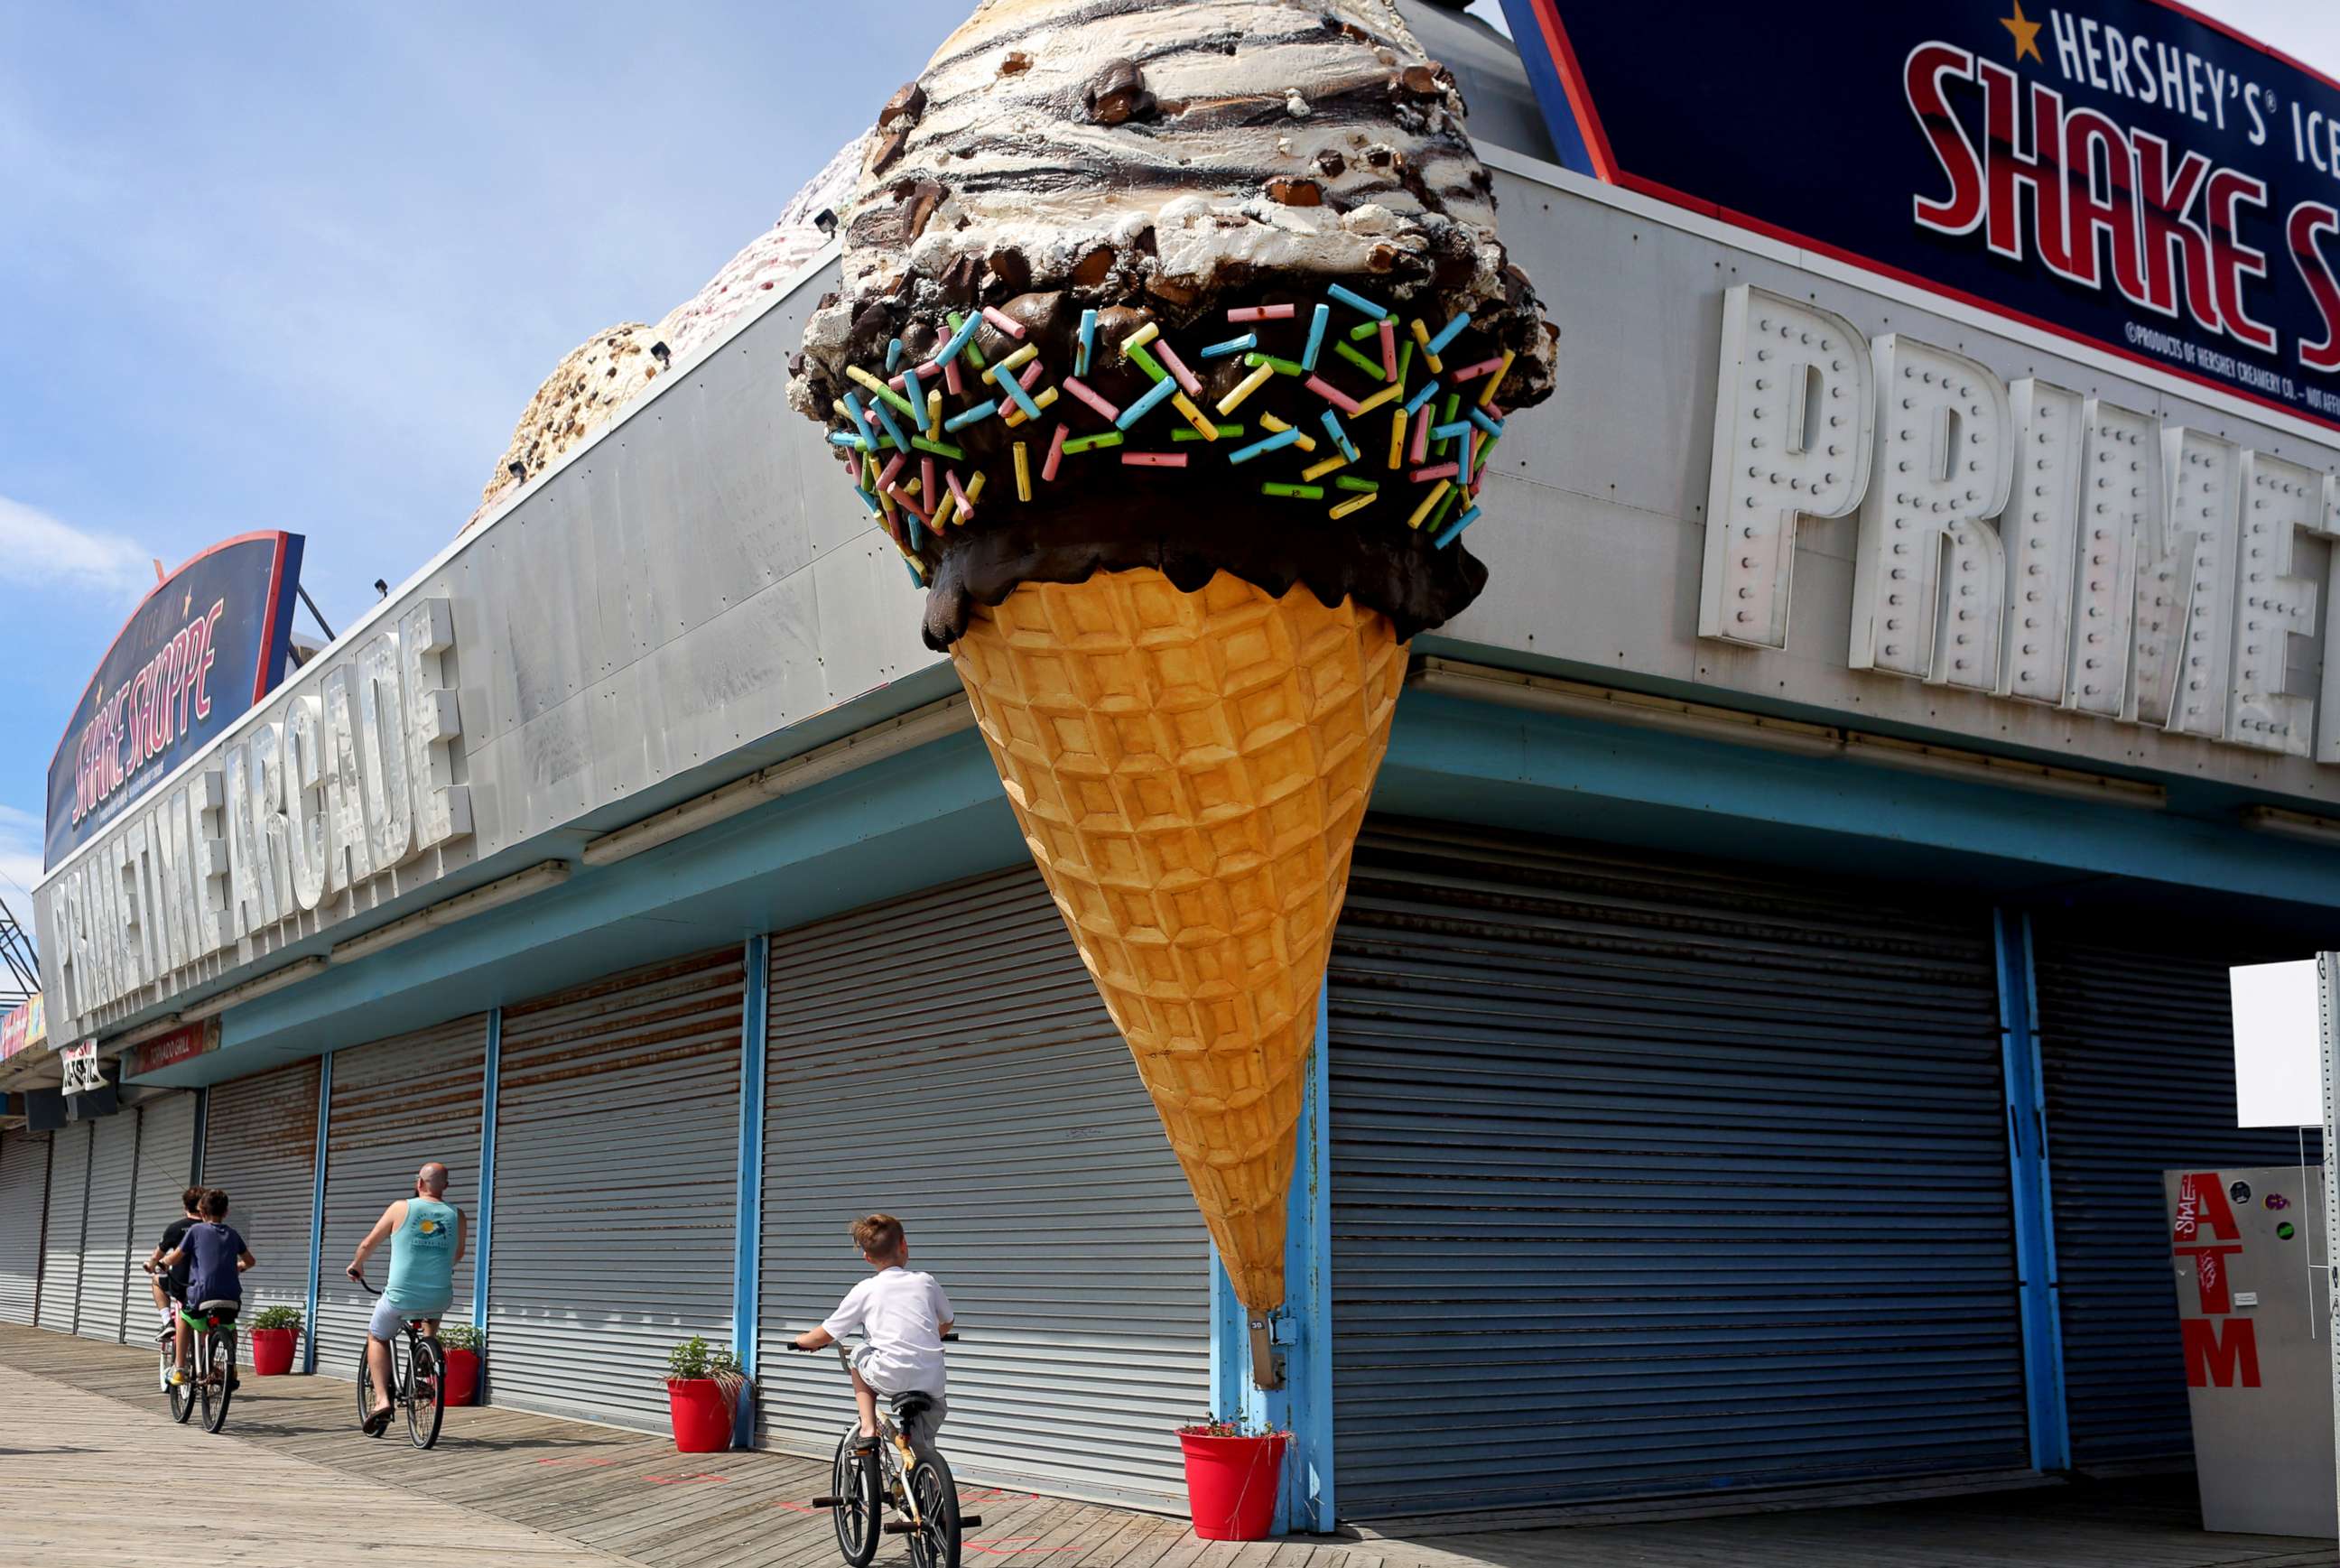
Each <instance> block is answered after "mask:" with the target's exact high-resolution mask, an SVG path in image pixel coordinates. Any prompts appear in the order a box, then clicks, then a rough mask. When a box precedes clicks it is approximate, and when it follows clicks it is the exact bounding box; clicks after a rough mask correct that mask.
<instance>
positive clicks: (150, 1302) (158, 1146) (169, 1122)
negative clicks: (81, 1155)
mask: <svg viewBox="0 0 2340 1568" xmlns="http://www.w3.org/2000/svg"><path fill="white" fill-rule="evenodd" d="M194 1166H195V1097H194V1096H193V1095H191V1094H177V1095H170V1096H167V1097H164V1098H162V1099H158V1100H148V1101H147V1102H146V1103H145V1104H144V1105H142V1106H140V1107H138V1188H137V1196H136V1197H135V1198H134V1200H133V1202H132V1206H131V1211H130V1278H129V1287H128V1288H129V1305H128V1307H127V1308H126V1310H125V1311H124V1325H125V1328H124V1338H126V1339H128V1340H129V1341H130V1342H131V1343H132V1344H137V1343H139V1342H140V1338H141V1334H142V1328H141V1325H144V1324H146V1323H148V1322H150V1321H151V1320H152V1319H153V1318H154V1315H155V1314H154V1292H153V1291H152V1290H151V1289H149V1288H148V1286H147V1283H146V1275H145V1273H144V1269H143V1268H142V1267H141V1266H140V1265H143V1264H144V1263H145V1261H146V1255H147V1254H149V1253H151V1252H153V1251H154V1248H155V1247H156V1246H157V1245H160V1244H161V1242H162V1240H163V1232H164V1230H165V1229H166V1228H168V1227H169V1226H170V1224H171V1222H172V1221H173V1220H174V1219H177V1218H178V1217H179V1215H180V1208H179V1196H180V1195H181V1194H182V1193H184V1192H185V1191H186V1190H187V1182H188V1178H189V1177H190V1176H193V1174H194Z"/></svg>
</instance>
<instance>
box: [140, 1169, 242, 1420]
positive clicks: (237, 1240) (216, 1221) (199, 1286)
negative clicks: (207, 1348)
mask: <svg viewBox="0 0 2340 1568" xmlns="http://www.w3.org/2000/svg"><path fill="white" fill-rule="evenodd" d="M258 1261H259V1260H258V1259H256V1258H254V1257H253V1255H252V1249H251V1248H250V1247H248V1246H246V1245H243V1236H239V1235H237V1234H236V1233H235V1232H234V1231H233V1230H231V1229H229V1228H228V1224H227V1194H225V1193H223V1192H222V1191H220V1189H219V1188H217V1187H212V1188H209V1189H208V1190H206V1191H205V1192H204V1194H203V1220H202V1222H201V1223H200V1224H196V1225H191V1226H188V1227H187V1229H186V1232H185V1234H183V1236H180V1238H179V1245H177V1246H175V1247H174V1248H172V1249H171V1250H170V1251H169V1252H167V1253H164V1255H163V1256H162V1257H161V1258H160V1259H159V1260H158V1262H159V1263H160V1264H161V1265H162V1266H163V1267H164V1268H166V1269H167V1268H175V1267H177V1266H178V1265H179V1264H181V1263H182V1262H184V1263H185V1264H186V1265H187V1294H186V1295H184V1296H183V1297H181V1298H180V1309H179V1346H178V1365H176V1366H174V1368H172V1370H171V1385H172V1386H173V1387H174V1388H175V1387H178V1386H180V1385H181V1384H184V1383H185V1382H186V1381H187V1349H188V1345H189V1342H190V1339H191V1337H192V1333H193V1330H196V1329H199V1328H202V1327H203V1319H202V1318H201V1317H200V1316H198V1315H197V1314H198V1313H199V1312H200V1311H201V1309H202V1307H203V1303H205V1302H207V1301H233V1302H241V1301H242V1300H243V1278H242V1277H241V1276H242V1275H243V1271H244V1270H245V1269H247V1268H250V1267H251V1266H252V1265H253V1264H254V1263H256V1262H258ZM227 1385H228V1386H229V1387H230V1388H233V1387H234V1386H235V1385H236V1375H235V1365H234V1363H233V1362H231V1363H229V1364H228V1369H227Z"/></svg>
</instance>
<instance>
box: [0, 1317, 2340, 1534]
mask: <svg viewBox="0 0 2340 1568" xmlns="http://www.w3.org/2000/svg"><path fill="white" fill-rule="evenodd" d="M0 1365H6V1366H10V1367H14V1368H15V1369H17V1370H19V1371H23V1372H26V1373H30V1374H35V1376H38V1377H43V1378H48V1379H52V1380H55V1382H58V1383H61V1384H66V1385H69V1386H71V1387H74V1388H78V1389H82V1390H84V1391H87V1392H89V1393H92V1394H102V1395H105V1396H108V1397H110V1398H113V1399H116V1400H120V1401H123V1402H124V1403H125V1404H126V1405H127V1406H129V1407H130V1408H126V1409H125V1410H124V1412H123V1419H124V1420H126V1421H154V1422H164V1421H166V1420H167V1415H166V1414H165V1412H164V1402H163V1398H162V1395H161V1394H160V1393H159V1392H158V1391H157V1390H156V1388H155V1386H154V1361H153V1360H152V1358H151V1356H150V1355H148V1354H147V1353H146V1352H145V1351H144V1350H143V1349H142V1348H138V1347H133V1346H123V1345H99V1344H95V1343H93V1342H90V1341H86V1340H79V1339H73V1338H68V1337H66V1336H64V1335H56V1334H48V1333H43V1332H41V1331H38V1330H35V1329H27V1328H21V1327H17V1326H15V1325H0ZM354 1414H355V1413H354V1410H353V1409H352V1399H351V1394H350V1388H349V1384H345V1383H342V1382H339V1381H336V1380H334V1379H332V1378H327V1377H275V1378H260V1377H256V1376H254V1375H253V1374H250V1373H249V1372H248V1371H247V1373H246V1374H245V1377H244V1382H243V1391H242V1392H241V1393H240V1394H238V1395H237V1397H236V1403H235V1405H234V1407H233V1410H232V1411H231V1412H230V1414H229V1417H228V1426H227V1435H228V1436H230V1437H232V1438H235V1439H239V1440H241V1441H243V1442H246V1443H250V1444H256V1445H258V1446H261V1447H263V1448H266V1449H270V1450H273V1451H275V1452H276V1453H278V1454H284V1455H289V1456H293V1457H297V1458H299V1459H302V1460H305V1461H309V1462H310V1463H312V1464H317V1465H322V1466H325V1467H327V1468H329V1469H331V1470H335V1471H340V1472H343V1473H345V1474H351V1475H354V1476H359V1477H362V1478H364V1479H365V1480H368V1481H372V1482H376V1483H381V1484H387V1485H391V1486H400V1487H406V1488H409V1489H411V1490H413V1491H416V1492H421V1493H426V1494H429V1495H430V1496H431V1497H432V1498H434V1499H436V1500H438V1501H439V1502H441V1503H447V1504H451V1505H455V1506H457V1507H461V1508H464V1509H469V1510H471V1511H472V1512H473V1513H479V1514H482V1515H486V1516H488V1518H490V1519H492V1520H500V1521H503V1522H506V1523H511V1524H519V1525H525V1526H530V1527H532V1528H533V1529H536V1530H539V1531H543V1532H546V1533H550V1534H551V1535H553V1536H557V1537H561V1538H563V1539H565V1540H567V1541H570V1542H573V1543H577V1544H578V1545H580V1546H582V1547H585V1548H588V1549H590V1550H591V1551H593V1552H597V1553H606V1554H609V1555H610V1556H613V1557H616V1558H619V1559H622V1560H624V1561H626V1562H630V1563H637V1564H640V1565H642V1568H732V1565H734V1564H737V1565H740V1568H814V1565H815V1564H821V1563H834V1562H836V1561H838V1557H837V1549H836V1544H835V1542H834V1539H833V1538H832V1536H831V1534H830V1532H829V1525H828V1517H827V1515H825V1514H824V1513H820V1512H819V1511H818V1510H816V1509H815V1508H813V1507H812V1505H811V1501H812V1498H813V1497H814V1496H815V1495H816V1494H818V1493H820V1492H822V1491H825V1490H827V1484H828V1477H827V1466H826V1465H825V1464H820V1463H818V1462H816V1461H813V1460H808V1459H802V1458H798V1457H796V1456H793V1455H788V1454H773V1453H762V1452H759V1453H749V1454H677V1453H676V1452H675V1451H674V1447H673V1445H672V1444H670V1443H669V1442H667V1441H666V1440H665V1439H664V1438H662V1437H653V1436H649V1435H645V1434H639V1433H630V1432H622V1431H619V1430H617V1429H614V1428H610V1427H603V1426H594V1425H590V1424H585V1423H581V1422H573V1421H562V1420H558V1419H555V1418H553V1417H550V1416H541V1415H531V1414H525V1413H522V1412H519V1411H512V1410H504V1409H493V1408H491V1409H484V1410H451V1411H449V1412H448V1413H447V1424H446V1430H445V1433H444V1434H443V1435H442V1436H441V1439H440V1445H439V1447H438V1449H437V1450H436V1451H435V1452H432V1453H429V1454H423V1453H419V1452H417V1451H416V1450H415V1449H413V1448H412V1447H411V1446H410V1445H409V1444H406V1443H405V1442H404V1441H403V1440H402V1437H401V1435H400V1434H398V1433H396V1432H393V1433H392V1434H391V1435H390V1436H388V1437H384V1438H382V1439H379V1440H374V1439H369V1438H367V1437H365V1436H364V1435H362V1434H361V1433H359V1432H358V1431H357V1430H356V1428H355V1425H354ZM48 1435H51V1434H45V1433H41V1432H37V1431H30V1430H25V1428H24V1427H23V1426H20V1425H16V1424H14V1423H12V1429H11V1430H10V1432H9V1433H8V1438H9V1443H10V1445H11V1446H10V1447H9V1448H5V1449H0V1457H5V1456H7V1455H9V1454H29V1455H39V1456H42V1457H43V1458H48V1457H51V1456H55V1455H60V1454H73V1453H78V1452H82V1450H79V1449H76V1448H74V1447H73V1446H72V1444H71V1436H72V1435H73V1434H64V1433H59V1434H55V1436H57V1437H59V1438H61V1439H64V1441H63V1442H60V1443H58V1444H55V1445H49V1444H44V1443H43V1442H42V1441H41V1440H42V1439H43V1438H44V1437H45V1436H48ZM214 1441H216V1440H214ZM1165 1441H1166V1439H1165ZM10 1490H11V1491H12V1492H14V1491H15V1490H16V1489H14V1488H11V1489H10ZM965 1495H966V1498H967V1506H968V1509H969V1511H970V1512H979V1513H981V1515H982V1517H983V1524H982V1526H981V1528H980V1529H979V1530H977V1531H975V1532H972V1533H970V1535H969V1538H968V1541H967V1556H966V1561H967V1564H968V1565H969V1568H978V1565H980V1564H984V1563H1000V1564H1010V1563H1019V1562H1020V1563H1029V1564H1032V1565H1034V1568H1039V1565H1041V1564H1045V1565H1046V1568H1596V1565H1597V1568H1615V1565H1623V1564H1631V1565H1633V1568H2050V1565H2053V1568H2311V1565H2312V1568H2329V1564H2331V1563H2332V1562H2333V1560H2334V1558H2333V1548H2332V1546H2331V1545H2330V1544H2329V1543H2324V1544H2320V1545H2319V1544H2318V1543H2314V1542H2308V1541H2300V1540H2282V1539H2276V1538H2272V1537H2266V1536H2247V1535H2224V1536H2221V1535H2207V1534H2205V1533H2202V1531H2201V1530H2200V1528H2199V1527H2198V1524H2197V1523H2196V1517H2197V1516H2196V1512H2195V1508H2194V1501H2193V1483H2192V1481H2191V1480H2190V1478H2186V1477H2157V1478H2148V1479H2145V1480H2139V1481H2132V1482H2127V1483H2122V1484H2087V1485H2079V1486H2071V1487H2062V1486H2057V1487H2044V1488H2035V1489H2033V1490H2030V1491H2027V1492H2020V1493H2012V1494H1995V1495H1989V1496H1979V1497H1958V1498H1938V1499H1931V1500H1926V1501H1919V1502H1904V1503H1884V1504H1872V1505H1867V1506H1860V1507H1847V1508H1834V1509H1819V1510H1804V1511H1796V1512H1777V1513H1758V1514H1737V1515H1728V1516H1720V1517H1713V1518H1705V1519H1694V1520H1678V1521H1672V1522H1666V1523H1630V1524H1603V1525H1580V1526H1575V1527H1567V1528H1552V1527H1547V1528H1542V1529H1520V1530H1511V1531H1502V1532H1489V1533H1439V1534H1434V1535H1433V1534H1428V1533H1423V1532H1414V1533H1411V1534H1409V1533H1408V1532H1407V1531H1406V1530H1405V1529H1404V1528H1403V1527H1401V1526H1389V1527H1387V1528H1386V1531H1385V1533H1379V1534H1373V1535H1371V1536H1370V1537H1369V1538H1365V1539H1354V1538H1351V1539H1324V1538H1314V1539H1306V1538H1304V1539H1299V1540H1293V1541H1285V1542H1280V1543H1277V1542H1270V1543H1258V1544H1254V1545H1247V1546H1234V1545H1225V1544H1213V1543H1204V1542H1199V1541H1197V1540H1195V1537H1194V1535H1193V1534H1192V1533H1190V1532H1189V1531H1188V1530H1187V1529H1186V1528H1185V1525H1184V1524H1183V1523H1180V1522H1178V1521H1175V1520H1171V1519H1165V1518H1162V1517H1159V1516H1157V1515H1153V1514H1145V1513H1130V1512H1126V1511H1124V1510H1118V1509H1113V1508H1106V1507H1100V1506H1096V1505H1094V1504H1088V1503H1071V1502H1066V1501H1062V1500H1058V1499H1053V1498H1044V1497H1033V1496H1029V1495H1026V1494H1010V1493H1000V1492H996V1491H992V1490H989V1489H986V1488H969V1489H968V1491H967V1494H965ZM39 1508H40V1504H39V1501H38V1497H37V1495H36V1494H35V1495H25V1494H21V1493H19V1494H16V1495H14V1496H11V1497H8V1498H6V1499H5V1500H0V1512H5V1511H6V1510H9V1509H17V1510H27V1511H29V1512H30V1513H32V1514H33V1515H34V1516H35V1517H37V1516H38V1513H39ZM124 1544H125V1546H127V1545H131V1544H133V1543H132V1542H131V1541H130V1540H129V1539H128V1538H126V1537H125V1542H124ZM134 1560H135V1559H134V1558H125V1559H124V1561H125V1562H127V1561H134ZM903 1560H904V1559H903V1554H902V1550H901V1546H900V1544H899V1543H898V1542H896V1541H888V1542H887V1544H886V1546H885V1548H884V1549H883V1550H881V1552H880V1553H879V1557H878V1561H879V1562H880V1563H895V1562H899V1561H903Z"/></svg>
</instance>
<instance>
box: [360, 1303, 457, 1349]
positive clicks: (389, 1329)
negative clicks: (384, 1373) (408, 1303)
mask: <svg viewBox="0 0 2340 1568" xmlns="http://www.w3.org/2000/svg"><path fill="white" fill-rule="evenodd" d="M446 1311H447V1309H446V1308H445V1307H441V1308H440V1309H439V1310H438V1311H437V1312H433V1313H417V1312H409V1311H408V1310H407V1309H406V1308H404V1307H402V1306H392V1305H391V1304H390V1303H389V1302H387V1301H377V1302H375V1303H374V1304H373V1318H372V1321H371V1322H369V1323H368V1324H367V1325H366V1332H367V1333H368V1334H370V1335H373V1336H374V1337H375V1338H376V1339H379V1340H381V1341H382V1343H383V1344H384V1345H388V1344H390V1343H391V1342H392V1340H394V1339H396V1338H397V1337H398V1336H399V1335H402V1334H404V1333H405V1332H406V1325H408V1324H409V1323H411V1322H414V1321H416V1320H418V1319H420V1318H423V1317H429V1318H431V1319H433V1320H436V1319H438V1318H440V1317H443V1316H444V1315H446Z"/></svg>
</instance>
